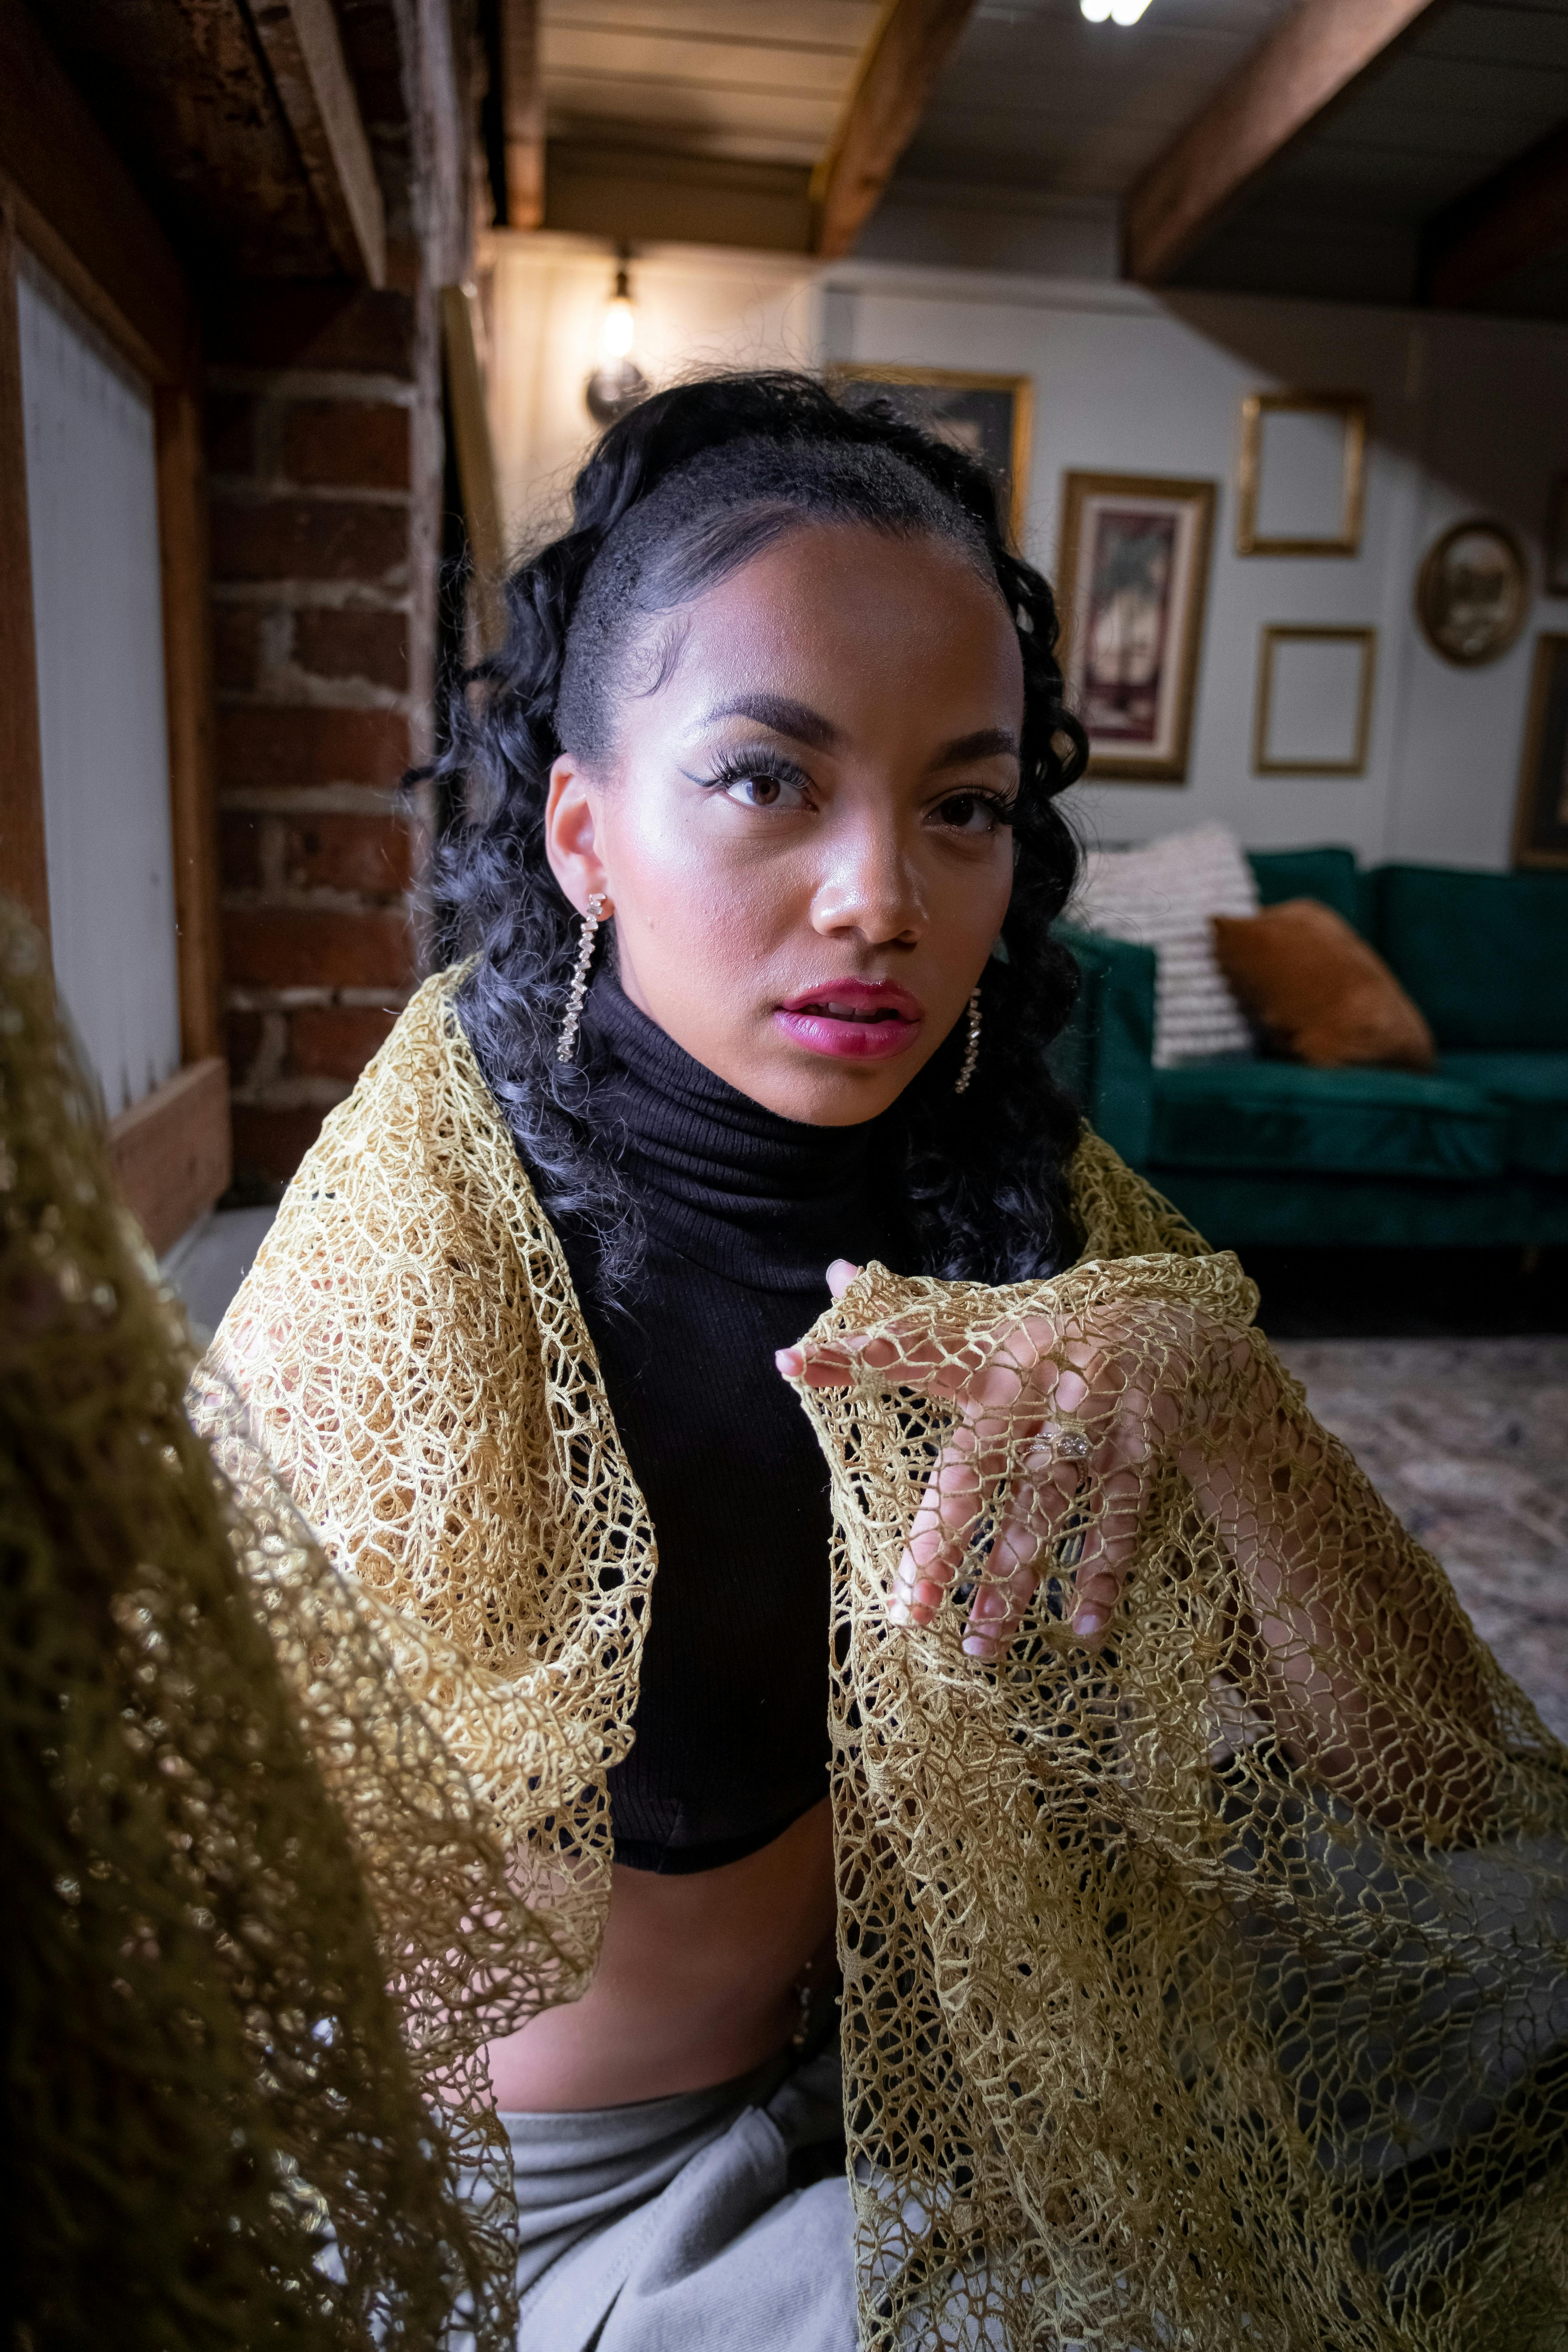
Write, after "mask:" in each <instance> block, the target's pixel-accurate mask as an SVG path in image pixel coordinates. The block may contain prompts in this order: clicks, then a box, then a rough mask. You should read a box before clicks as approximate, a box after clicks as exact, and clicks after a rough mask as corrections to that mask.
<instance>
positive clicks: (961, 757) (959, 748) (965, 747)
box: [931, 727, 1019, 774]
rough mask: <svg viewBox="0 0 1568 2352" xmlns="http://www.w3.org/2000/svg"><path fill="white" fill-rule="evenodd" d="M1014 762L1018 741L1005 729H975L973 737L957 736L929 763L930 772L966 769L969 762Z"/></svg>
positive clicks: (1017, 755)
mask: <svg viewBox="0 0 1568 2352" xmlns="http://www.w3.org/2000/svg"><path fill="white" fill-rule="evenodd" d="M999 756H1000V757H1002V758H1005V759H1008V760H1016V759H1017V758H1018V757H1019V750H1018V739H1017V737H1016V735H1014V734H1012V733H1010V732H1009V730H1007V729H1006V728H1005V727H977V728H976V729H975V730H974V733H973V735H959V736H957V737H955V738H954V740H952V742H951V743H948V744H946V745H944V746H943V748H942V751H939V752H938V753H937V755H936V758H935V759H934V760H933V761H931V772H932V773H933V774H935V773H938V772H940V771H941V770H942V769H943V768H966V767H967V766H968V765H969V762H970V761H971V760H994V759H996V758H997V757H999Z"/></svg>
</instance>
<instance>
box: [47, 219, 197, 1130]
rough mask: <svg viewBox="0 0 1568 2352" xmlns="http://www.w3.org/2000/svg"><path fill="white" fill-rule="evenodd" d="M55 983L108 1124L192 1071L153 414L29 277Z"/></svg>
mask: <svg viewBox="0 0 1568 2352" xmlns="http://www.w3.org/2000/svg"><path fill="white" fill-rule="evenodd" d="M16 295H17V326H18V330H19V337H20V342H21V352H22V400H23V410H24V416H25V438H26V460H27V531H28V541H29V551H30V555H31V562H32V583H33V621H34V629H35V634H36V637H37V665H38V719H39V732H40V736H41V740H42V750H43V772H44V839H45V847H46V851H47V859H48V872H49V928H50V933H51V938H52V945H53V951H54V967H55V978H56V982H57V984H58V988H59V992H60V994H61V996H62V997H63V999H64V1001H65V1003H66V1006H67V1008H68V1011H69V1013H70V1015H71V1018H72V1020H73V1021H74V1022H75V1024H76V1027H77V1030H78V1033H79V1035H80V1037H81V1040H82V1043H83V1045H84V1046H85V1047H86V1049H87V1055H88V1058H89V1061H90V1063H91V1064H92V1066H93V1068H94V1069H95V1070H96V1072H97V1074H98V1076H99V1080H100V1084H101V1086H102V1087H103V1093H104V1098H105V1101H106V1104H107V1106H108V1108H109V1110H110V1114H111V1115H112V1114H113V1113H114V1112H116V1111H121V1110H124V1109H127V1108H129V1107H130V1106H131V1104H132V1103H134V1102H139V1101H140V1100H141V1099H142V1097H143V1096H144V1095H148V1094H150V1093H151V1092H152V1091H153V1087H157V1086H159V1085H161V1084H162V1082H163V1080H164V1079H165V1078H167V1077H170V1076H172V1075H173V1074H174V1071H175V1070H176V1069H177V1068H178V1067H179V1064H180V1008H179V985H178V978H177V971H176V964H175V947H174V845H173V838H172V828H171V823H170V814H169V746H168V735H167V718H166V712H165V707H164V699H163V695H164V681H163V601H162V583H161V571H160V564H159V555H158V487H157V461H156V452H155V446H154V440H153V404H152V400H151V398H150V396H149V394H148V391H147V387H146V386H145V385H144V384H142V383H139V382H138V380H137V379H136V378H135V377H134V376H133V375H132V374H131V373H130V372H129V370H128V369H126V368H125V367H124V366H123V365H122V364H121V361H120V360H119V358H118V357H117V356H116V355H115V354H114V353H113V352H110V349H109V347H108V345H107V344H105V343H104V342H103V341H102V340H101V339H100V336H99V335H98V333H97V331H96V330H95V329H94V328H93V327H92V326H90V325H89V322H88V320H86V319H84V318H83V317H82V316H81V314H80V312H79V311H78V310H77V309H76V307H75V305H74V304H73V303H72V302H71V301H70V299H69V298H68V296H67V295H66V294H65V293H64V292H63V290H62V289H60V288H59V287H58V285H56V283H55V282H54V280H53V279H52V278H50V277H49V276H48V275H47V272H46V271H45V270H44V269H43V268H41V267H40V266H39V265H38V264H37V262H35V261H34V260H33V259H32V257H30V256H28V257H25V260H24V268H23V269H22V270H21V272H20V273H19V275H18V279H17V288H16Z"/></svg>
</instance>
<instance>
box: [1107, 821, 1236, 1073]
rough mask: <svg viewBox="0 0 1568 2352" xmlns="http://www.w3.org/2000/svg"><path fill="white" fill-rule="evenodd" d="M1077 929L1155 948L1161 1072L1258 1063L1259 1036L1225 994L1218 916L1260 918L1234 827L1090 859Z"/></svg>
mask: <svg viewBox="0 0 1568 2352" xmlns="http://www.w3.org/2000/svg"><path fill="white" fill-rule="evenodd" d="M1067 912H1068V922H1069V923H1073V924H1077V925H1078V926H1079V928H1080V929H1084V930H1089V931H1097V932H1102V933H1106V934H1108V935H1109V936H1110V938H1111V939H1117V940H1132V941H1134V942H1136V943H1137V944H1138V945H1140V946H1142V947H1150V948H1152V949H1153V950H1154V951H1155V955H1156V957H1157V959H1158V978H1157V980H1156V983H1155V994H1154V1066H1155V1068H1156V1069H1161V1068H1163V1067H1164V1066H1166V1065H1167V1064H1170V1063H1175V1062H1195V1061H1206V1060H1207V1059H1208V1057H1209V1055H1211V1054H1249V1053H1250V1052H1251V1051H1252V1032H1251V1030H1250V1029H1249V1028H1248V1027H1247V1017H1246V1015H1245V1014H1244V1013H1243V1012H1242V1010H1241V1007H1240V1006H1239V1005H1238V1004H1237V1001H1236V999H1235V997H1234V996H1232V994H1231V992H1230V990H1229V988H1228V987H1227V986H1226V980H1225V975H1224V973H1223V972H1222V971H1220V968H1219V965H1218V964H1217V963H1216V962H1215V951H1214V941H1213V940H1212V939H1211V938H1210V936H1209V924H1208V919H1209V917H1210V916H1211V915H1256V914H1257V912H1258V886H1257V884H1256V883H1255V882H1254V881H1253V878H1252V868H1251V866H1248V864H1247V858H1246V856H1245V854H1244V852H1243V850H1242V846H1241V844H1240V843H1239V842H1238V841H1237V838H1236V835H1234V834H1233V833H1232V832H1231V831H1230V830H1229V828H1228V826H1226V825H1223V824H1200V825H1196V826H1194V828H1193V830H1192V831H1191V832H1190V833H1169V834H1163V835H1160V836H1159V838H1158V839H1156V840H1154V841H1146V842H1144V843H1143V844H1142V846H1141V847H1140V848H1137V849H1087V850H1085V852H1084V856H1083V865H1082V868H1081V871H1080V872H1079V881H1078V887H1077V889H1076V890H1075V891H1074V893H1073V897H1072V900H1071V903H1070V904H1069V906H1068V910H1067Z"/></svg>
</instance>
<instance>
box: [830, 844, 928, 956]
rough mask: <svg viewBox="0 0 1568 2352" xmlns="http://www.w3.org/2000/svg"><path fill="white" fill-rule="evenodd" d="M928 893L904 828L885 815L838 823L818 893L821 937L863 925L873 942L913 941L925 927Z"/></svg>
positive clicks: (862, 930)
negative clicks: (902, 835) (906, 842)
mask: <svg viewBox="0 0 1568 2352" xmlns="http://www.w3.org/2000/svg"><path fill="white" fill-rule="evenodd" d="M926 922H927V913H926V906H925V895H924V892H923V890H922V888H921V876H920V873H919V870H918V868H917V866H916V865H915V862H914V860H913V859H912V858H911V857H910V856H909V854H908V852H907V849H906V847H905V845H904V844H903V842H902V841H901V840H900V834H899V828H898V826H897V824H893V823H891V822H889V821H887V820H885V819H877V818H871V817H868V818H866V819H864V820H863V821H861V822H859V823H858V824H846V825H844V826H842V827H838V826H835V828H834V831H833V835H832V837H831V838H830V840H829V842H828V844H827V856H826V860H825V863H824V866H823V870H822V872H821V874H820V875H819V877H818V878H817V883H816V889H815V890H814V892H813V894H812V901H811V926H812V929H813V930H815V931H816V933H817V934H818V936H819V937H820V938H823V939H833V938H836V937H837V936H839V935H840V934H842V933H843V932H845V931H858V933H859V934H860V936H861V938H862V939H863V940H866V942H867V943H868V946H871V947H889V946H899V947H913V946H914V945H915V944H916V942H917V941H918V940H920V939H921V936H922V935H923V933H924V931H925V928H926Z"/></svg>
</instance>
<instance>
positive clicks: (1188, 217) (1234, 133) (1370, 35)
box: [1123, 0, 1441, 286]
mask: <svg viewBox="0 0 1568 2352" xmlns="http://www.w3.org/2000/svg"><path fill="white" fill-rule="evenodd" d="M1437 5H1441V0H1302V5H1300V7H1299V8H1298V9H1297V10H1296V11H1295V13H1294V14H1293V15H1292V16H1287V17H1286V18H1285V20H1284V22H1283V23H1282V24H1281V25H1279V26H1278V27H1277V28H1276V30H1275V31H1274V32H1273V33H1271V34H1270V35H1269V37H1268V39H1267V40H1266V41H1264V42H1263V44H1262V46H1261V47H1259V48H1258V49H1256V50H1255V51H1254V52H1253V54H1252V56H1251V57H1249V58H1246V59H1245V60H1244V61H1243V63H1242V64H1241V65H1240V66H1239V67H1238V68H1237V70H1236V72H1235V73H1233V74H1232V75H1231V76H1230V77H1229V79H1227V80H1226V81H1225V82H1223V83H1222V84H1221V86H1220V88H1219V89H1217V90H1216V91H1215V94H1214V96H1213V98H1211V99H1210V100H1209V101H1208V103H1207V104H1206V105H1205V106H1204V107H1203V108H1201V109H1200V110H1199V111H1198V113H1197V114H1195V115H1194V117H1193V120H1192V121H1190V122H1189V123H1188V124H1187V125H1186V128H1185V129H1184V131H1180V132H1179V133H1178V134H1177V136H1176V138H1175V139H1174V140H1173V142H1172V143H1171V145H1170V146H1169V147H1167V148H1166V150H1165V152H1164V153H1163V155H1161V156H1159V157H1158V158H1157V159H1156V161H1155V162H1154V163H1152V164H1151V165H1150V167H1149V169H1148V171H1147V172H1145V173H1144V174H1143V176H1142V179H1141V180H1139V181H1138V182H1137V183H1136V184H1135V185H1134V186H1133V188H1132V189H1131V193H1130V194H1129V195H1128V198H1127V205H1126V211H1125V215H1124V226H1123V251H1124V267H1125V268H1126V273H1127V275H1128V277H1129V278H1134V279H1136V280H1137V281H1138V282H1139V283H1140V284H1142V285H1144V286H1158V285H1160V284H1162V283H1163V281H1164V280H1165V279H1166V278H1169V277H1170V275H1171V273H1172V271H1173V269H1175V268H1177V267H1178V265H1179V264H1180V263H1181V262H1182V261H1183V260H1184V259H1185V257H1186V256H1187V255H1188V254H1189V253H1190V252H1191V251H1192V250H1193V247H1194V246H1195V245H1197V244H1198V243H1199V241H1200V240H1201V239H1202V238H1203V237H1205V236H1207V235H1208V233H1209V231H1210V230H1211V229H1212V228H1214V227H1215V226H1216V225H1217V223H1218V222H1219V221H1220V220H1221V219H1222V218H1223V216H1224V215H1226V213H1227V212H1229V210H1230V209H1231V207H1232V206H1233V205H1235V204H1236V203H1237V200H1238V199H1239V198H1240V197H1241V196H1242V195H1243V194H1245V193H1246V190H1247V187H1248V186H1249V184H1251V182H1252V181H1253V180H1255V179H1256V178H1257V176H1258V173H1260V172H1261V171H1262V170H1263V168H1264V166H1265V165H1266V164H1268V163H1272V162H1273V161H1274V158H1275V157H1276V156H1277V155H1279V154H1281V153H1282V152H1284V150H1285V149H1286V148H1287V147H1289V145H1290V144H1291V142H1293V141H1294V140H1296V139H1299V138H1300V135H1301V133H1302V132H1303V131H1307V130H1308V129H1310V126H1311V124H1312V123H1313V122H1315V121H1317V119H1318V117H1319V116H1320V115H1321V113H1322V112H1323V110H1324V109H1325V108H1326V107H1328V106H1330V105H1331V104H1332V103H1333V101H1334V100H1336V99H1338V98H1340V97H1342V95H1343V93H1344V92H1345V91H1346V90H1347V89H1349V88H1350V87H1351V85H1352V82H1354V81H1356V80H1357V79H1359V78H1360V76H1361V75H1363V73H1365V72H1366V70H1367V68H1369V67H1370V66H1373V65H1375V64H1376V62H1377V60H1378V58H1381V57H1382V56H1384V53H1385V52H1386V51H1387V49H1388V48H1389V47H1391V46H1392V44H1393V43H1394V41H1396V40H1398V39H1399V38H1400V37H1401V36H1402V35H1404V34H1405V33H1407V32H1409V31H1410V29H1411V27H1412V26H1414V25H1415V24H1416V23H1417V22H1418V21H1419V19H1420V18H1421V17H1423V16H1426V14H1427V13H1428V11H1429V10H1430V9H1431V8H1433V7H1435V6H1437Z"/></svg>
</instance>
